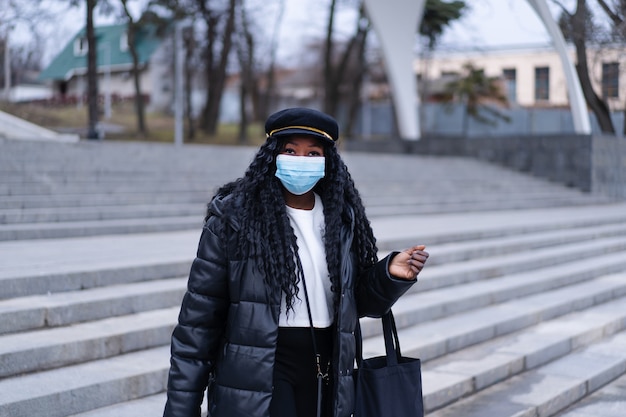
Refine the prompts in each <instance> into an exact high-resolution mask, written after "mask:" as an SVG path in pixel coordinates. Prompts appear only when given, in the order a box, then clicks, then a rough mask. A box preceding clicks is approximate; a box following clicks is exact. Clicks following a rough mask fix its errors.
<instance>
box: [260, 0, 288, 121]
mask: <svg viewBox="0 0 626 417" xmlns="http://www.w3.org/2000/svg"><path fill="white" fill-rule="evenodd" d="M284 11H285V0H279V3H278V16H277V17H276V20H274V26H273V28H272V35H271V38H270V42H269V51H268V56H269V62H268V64H267V71H265V90H264V91H263V92H262V93H259V94H260V97H259V99H258V105H257V107H256V109H255V113H256V117H255V118H256V119H257V120H265V119H266V118H267V116H268V115H269V111H270V108H271V106H272V97H273V94H274V86H275V83H276V71H275V69H276V51H278V35H279V32H280V27H281V25H282V22H283V17H284Z"/></svg>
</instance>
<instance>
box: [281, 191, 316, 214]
mask: <svg viewBox="0 0 626 417" xmlns="http://www.w3.org/2000/svg"><path fill="white" fill-rule="evenodd" d="M284 195H285V204H287V205H288V206H289V207H291V208H295V209H299V210H313V207H315V193H313V191H309V192H308V193H306V194H302V195H295V194H291V193H290V192H289V191H286V190H285V192H284Z"/></svg>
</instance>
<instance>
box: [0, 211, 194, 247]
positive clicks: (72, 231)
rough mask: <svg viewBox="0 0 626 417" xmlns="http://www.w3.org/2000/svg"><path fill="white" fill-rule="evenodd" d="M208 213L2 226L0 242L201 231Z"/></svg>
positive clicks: (0, 227) (0, 228)
mask: <svg viewBox="0 0 626 417" xmlns="http://www.w3.org/2000/svg"><path fill="white" fill-rule="evenodd" d="M203 218H204V214H202V215H195V216H182V217H161V218H151V219H115V220H97V221H76V222H63V223H56V222H54V223H37V224H31V223H29V224H15V225H0V241H8V240H28V239H58V238H66V237H78V236H99V235H112V234H131V233H158V232H166V231H179V230H190V229H194V230H200V228H201V227H202V220H203Z"/></svg>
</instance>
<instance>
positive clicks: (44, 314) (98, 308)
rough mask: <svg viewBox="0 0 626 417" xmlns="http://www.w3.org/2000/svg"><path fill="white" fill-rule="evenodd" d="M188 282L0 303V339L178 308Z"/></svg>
mask: <svg viewBox="0 0 626 417" xmlns="http://www.w3.org/2000/svg"><path fill="white" fill-rule="evenodd" d="M186 289H187V278H186V277H181V278H170V279H160V280H151V281H146V282H139V283H133V284H120V285H108V286H106V287H99V288H93V289H87V290H80V291H70V292H62V293H55V294H49V295H36V296H30V297H21V298H11V299H8V300H4V301H0V335H2V334H7V333H15V332H23V331H27V330H30V331H32V330H35V329H41V328H51V327H59V326H67V325H71V324H75V323H82V322H86V321H90V320H99V319H103V318H106V317H116V316H123V315H126V314H132V313H138V312H143V311H150V310H155V309H160V308H166V307H179V306H180V303H181V301H182V298H183V295H184V293H185V290H186Z"/></svg>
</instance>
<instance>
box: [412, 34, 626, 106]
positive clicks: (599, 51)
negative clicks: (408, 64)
mask: <svg viewBox="0 0 626 417" xmlns="http://www.w3.org/2000/svg"><path fill="white" fill-rule="evenodd" d="M569 53H570V58H571V59H572V62H574V63H575V62H576V54H575V51H574V50H573V48H572V49H570V51H569ZM587 54H588V65H589V68H590V76H591V80H592V83H593V85H594V89H595V91H596V93H597V94H598V95H601V96H602V97H603V98H605V99H606V100H607V103H608V104H609V108H610V109H611V110H612V111H621V110H624V106H625V103H626V46H624V45H603V46H602V47H588V49H587ZM468 62H469V63H472V64H473V66H474V67H475V68H477V69H482V70H484V72H485V75H486V76H489V77H500V78H501V79H502V80H503V83H504V85H505V86H506V93H507V95H508V98H509V102H510V103H511V104H512V105H516V104H517V105H519V106H522V107H567V106H569V101H568V97H567V85H566V82H565V75H564V73H563V69H562V66H561V60H560V59H559V56H558V54H557V52H556V50H555V49H554V48H552V47H549V46H540V47H523V48H515V49H485V50H474V51H458V52H440V51H436V52H435V53H434V54H433V56H432V57H429V58H420V59H417V60H416V61H415V65H414V69H415V72H416V73H417V74H418V78H420V79H421V81H422V82H428V83H430V84H432V85H433V86H434V88H436V86H439V88H441V85H442V80H445V79H446V78H448V79H449V78H451V77H454V76H455V75H458V74H460V73H461V72H462V68H463V65H464V64H466V63H468Z"/></svg>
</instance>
